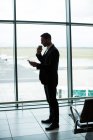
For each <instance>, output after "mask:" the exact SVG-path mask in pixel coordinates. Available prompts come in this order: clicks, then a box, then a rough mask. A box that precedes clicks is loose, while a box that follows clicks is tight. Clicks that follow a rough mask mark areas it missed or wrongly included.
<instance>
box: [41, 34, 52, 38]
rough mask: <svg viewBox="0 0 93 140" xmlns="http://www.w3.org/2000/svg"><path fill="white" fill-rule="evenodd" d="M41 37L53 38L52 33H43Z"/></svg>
mask: <svg viewBox="0 0 93 140" xmlns="http://www.w3.org/2000/svg"><path fill="white" fill-rule="evenodd" d="M41 37H43V38H45V39H51V35H50V34H49V33H43V34H42V35H41Z"/></svg>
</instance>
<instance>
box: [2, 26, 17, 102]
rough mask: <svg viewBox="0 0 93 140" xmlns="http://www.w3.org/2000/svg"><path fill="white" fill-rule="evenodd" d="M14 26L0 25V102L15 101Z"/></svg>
mask: <svg viewBox="0 0 93 140" xmlns="http://www.w3.org/2000/svg"><path fill="white" fill-rule="evenodd" d="M13 36H14V35H13V25H12V24H0V102H3V101H14V100H15V96H14V61H13V48H14V47H13Z"/></svg>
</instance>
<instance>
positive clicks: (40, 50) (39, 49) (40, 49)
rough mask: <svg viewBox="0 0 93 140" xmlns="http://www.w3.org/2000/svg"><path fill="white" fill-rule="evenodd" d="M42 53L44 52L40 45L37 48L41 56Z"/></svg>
mask: <svg viewBox="0 0 93 140" xmlns="http://www.w3.org/2000/svg"><path fill="white" fill-rule="evenodd" d="M41 52H42V46H41V45H39V46H38V47H37V54H41Z"/></svg>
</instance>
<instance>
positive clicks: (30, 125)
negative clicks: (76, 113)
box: [0, 107, 85, 140]
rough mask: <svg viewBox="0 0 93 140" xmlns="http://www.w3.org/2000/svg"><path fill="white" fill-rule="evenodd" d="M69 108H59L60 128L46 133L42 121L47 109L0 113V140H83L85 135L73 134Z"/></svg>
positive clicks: (46, 114)
mask: <svg viewBox="0 0 93 140" xmlns="http://www.w3.org/2000/svg"><path fill="white" fill-rule="evenodd" d="M69 113H70V111H69V107H60V123H59V125H60V127H59V129H56V130H54V131H50V132H47V131H45V127H47V126H48V125H45V124H42V123H41V120H42V119H47V118H48V108H44V109H29V110H23V111H22V110H18V111H4V112H0V140H85V134H74V133H73V121H72V119H71V118H70V117H69V115H68V114H69Z"/></svg>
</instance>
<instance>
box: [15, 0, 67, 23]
mask: <svg viewBox="0 0 93 140" xmlns="http://www.w3.org/2000/svg"><path fill="white" fill-rule="evenodd" d="M16 1H17V20H34V21H66V17H65V16H66V15H65V0H46V1H44V0H16Z"/></svg>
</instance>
